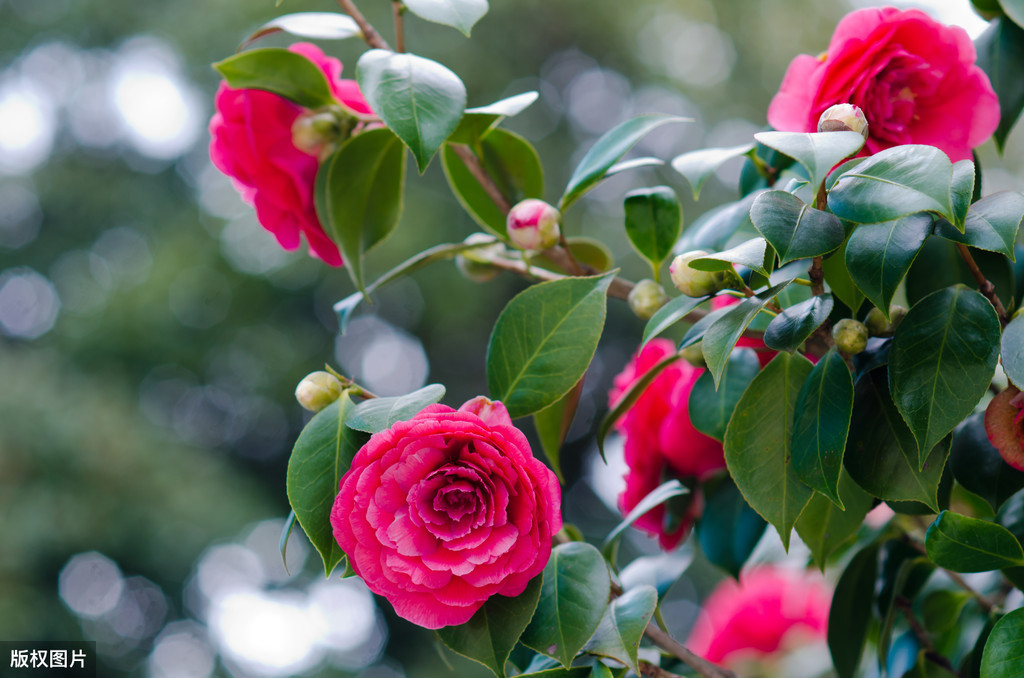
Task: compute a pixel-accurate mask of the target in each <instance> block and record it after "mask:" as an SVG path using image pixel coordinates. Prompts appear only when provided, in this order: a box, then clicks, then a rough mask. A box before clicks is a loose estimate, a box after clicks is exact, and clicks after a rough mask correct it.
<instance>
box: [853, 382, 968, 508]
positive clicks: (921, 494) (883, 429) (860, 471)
mask: <svg viewBox="0 0 1024 678" xmlns="http://www.w3.org/2000/svg"><path fill="white" fill-rule="evenodd" d="M887 381H888V375H887V374H886V370H883V369H876V370H872V371H871V372H869V373H868V374H866V375H864V376H863V377H861V378H860V381H858V382H857V387H856V389H855V394H854V405H853V416H852V417H851V419H850V434H849V438H848V440H847V443H846V454H845V455H844V456H843V464H844V465H845V466H846V470H847V471H849V472H850V477H852V478H853V480H854V481H855V482H856V483H857V484H858V485H860V486H861V487H862V488H864V489H865V490H867V491H868V492H870V493H871V494H872V495H874V496H876V497H878V498H880V499H883V500H885V501H919V502H922V503H924V504H927V505H928V506H929V507H930V508H931V509H932V510H934V511H938V510H939V498H938V492H939V482H940V481H941V480H942V469H943V467H944V466H945V464H946V456H947V455H948V453H949V443H948V441H941V442H940V443H939V444H938V445H936V446H935V447H934V448H933V449H932V450H931V453H930V454H929V455H928V458H927V459H926V460H925V464H924V470H923V471H919V470H918V454H917V441H915V440H914V436H913V434H911V432H910V429H908V428H907V425H906V423H904V421H903V418H902V417H900V413H899V412H898V411H896V406H895V405H893V403H892V399H891V398H890V397H889V387H888V383H887Z"/></svg>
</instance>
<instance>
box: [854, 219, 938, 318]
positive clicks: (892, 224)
mask: <svg viewBox="0 0 1024 678" xmlns="http://www.w3.org/2000/svg"><path fill="white" fill-rule="evenodd" d="M931 228H932V217H931V215H929V214H924V213H922V214H911V215H910V216H906V217H902V218H900V219H896V220H895V221H887V222H884V223H881V224H861V225H860V226H858V227H857V228H856V230H854V232H853V233H852V234H851V235H850V240H849V242H848V243H847V244H846V268H847V270H848V271H849V272H850V277H851V278H852V279H853V281H854V282H855V283H856V284H857V287H859V288H860V290H861V292H863V293H864V294H865V296H867V298H868V299H869V300H871V303H872V304H874V305H875V306H877V307H878V308H879V309H881V311H882V312H883V313H885V317H886V318H888V317H889V306H890V304H891V303H892V298H893V295H895V294H896V288H898V287H899V285H900V283H902V282H903V278H904V277H906V275H907V271H909V270H910V266H911V264H913V263H914V259H915V258H916V257H917V253H918V252H919V251H920V250H921V246H922V245H924V241H925V239H927V238H928V235H929V234H930V233H931Z"/></svg>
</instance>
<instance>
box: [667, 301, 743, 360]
mask: <svg viewBox="0 0 1024 678" xmlns="http://www.w3.org/2000/svg"><path fill="white" fill-rule="evenodd" d="M732 309H733V306H732V305H730V306H723V307H721V308H716V309H714V310H713V311H708V313H707V314H706V315H705V316H704V317H703V318H701V319H700V320H698V321H697V322H695V323H693V325H691V326H690V329H688V330H686V334H684V335H683V339H682V341H680V342H679V348H680V350H681V349H684V348H686V347H687V346H693V345H694V344H696V343H697V342H699V341H702V340H703V339H704V335H705V334H706V333H707V331H708V328H709V327H711V326H712V325H714V324H715V323H716V322H718V319H719V318H721V317H722V316H724V315H725V314H726V313H728V312H729V311H731V310H732Z"/></svg>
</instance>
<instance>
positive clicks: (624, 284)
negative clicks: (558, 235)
mask: <svg viewBox="0 0 1024 678" xmlns="http://www.w3.org/2000/svg"><path fill="white" fill-rule="evenodd" d="M557 251H558V250H555V249H551V250H548V251H546V252H545V253H544V254H545V255H547V256H548V257H550V258H551V259H554V258H555V257H552V256H551V255H552V254H553V253H555V252H557ZM556 256H557V255H556ZM488 263H489V264H490V265H492V266H494V267H495V268H500V269H501V270H503V271H510V272H511V273H515V274H516V275H521V276H523V277H524V278H534V279H536V280H540V281H543V282H548V281H551V280H564V279H565V278H568V277H572V276H566V275H562V274H561V273H555V272H554V271H549V270H547V269H546V268H540V267H539V266H527V265H526V264H525V263H524V262H523V261H522V260H520V259H505V258H503V257H494V258H493V259H489V260H488ZM555 263H556V264H558V262H557V261H556V262H555ZM632 289H633V283H632V282H631V281H629V280H626V279H624V278H615V279H613V280H612V283H611V285H610V286H609V287H608V296H609V297H614V298H616V299H622V300H625V299H626V298H627V297H629V292H630V290H632ZM691 315H695V319H694V320H692V321H691V322H696V321H697V320H699V319H700V318H703V317H704V316H705V315H706V313H705V312H704V311H693V312H692V313H691ZM687 317H689V316H687Z"/></svg>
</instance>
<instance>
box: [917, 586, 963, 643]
mask: <svg viewBox="0 0 1024 678" xmlns="http://www.w3.org/2000/svg"><path fill="white" fill-rule="evenodd" d="M969 600H971V594H969V593H967V592H966V591H950V590H949V589H938V590H936V591H932V592H931V593H929V594H928V596H927V597H926V598H925V599H924V601H923V602H922V603H921V621H922V622H924V627H925V628H926V629H927V630H928V631H931V632H932V633H945V632H946V631H949V630H950V629H952V628H953V625H954V624H956V620H957V619H959V618H960V613H961V612H962V611H963V609H964V605H966V604H967V602H968V601H969Z"/></svg>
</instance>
